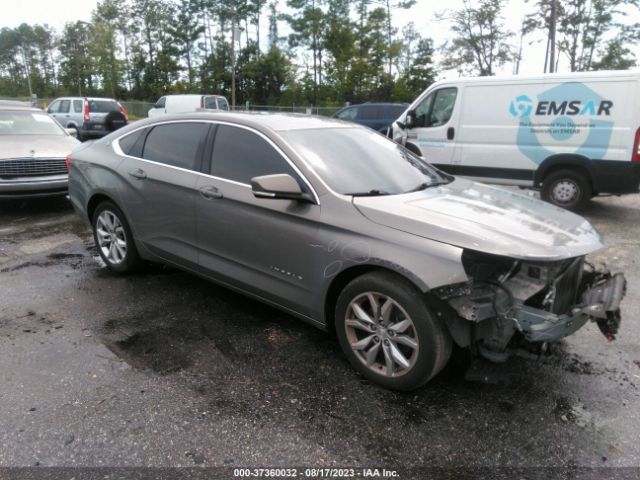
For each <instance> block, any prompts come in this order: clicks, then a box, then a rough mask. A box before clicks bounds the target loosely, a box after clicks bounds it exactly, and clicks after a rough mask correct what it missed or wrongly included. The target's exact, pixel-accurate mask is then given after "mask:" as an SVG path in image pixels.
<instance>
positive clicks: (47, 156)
mask: <svg viewBox="0 0 640 480" xmlns="http://www.w3.org/2000/svg"><path fill="white" fill-rule="evenodd" d="M79 143H80V142H79V141H78V140H76V139H75V138H73V137H72V136H71V135H70V134H69V133H68V132H67V131H66V130H65V129H64V128H62V127H61V126H60V124H58V123H57V122H56V121H55V120H54V119H53V118H51V117H50V116H49V115H47V114H46V113H45V112H43V111H42V110H40V109H38V108H33V107H30V106H25V105H23V104H21V103H18V102H0V199H2V198H9V197H10V198H14V197H28V196H43V195H58V194H66V193H67V182H68V173H67V165H66V157H67V156H68V155H69V154H70V153H71V151H72V150H73V149H74V148H75V147H76V146H77V145H78V144H79Z"/></svg>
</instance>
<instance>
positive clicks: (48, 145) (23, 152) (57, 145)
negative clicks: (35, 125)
mask: <svg viewBox="0 0 640 480" xmlns="http://www.w3.org/2000/svg"><path fill="white" fill-rule="evenodd" d="M79 143H80V142H79V141H78V140H76V139H75V138H73V137H71V136H68V135H61V136H56V135H0V161H2V160H3V159H8V158H64V157H66V156H67V155H68V154H69V153H71V150H73V149H74V147H75V146H76V145H78V144H79Z"/></svg>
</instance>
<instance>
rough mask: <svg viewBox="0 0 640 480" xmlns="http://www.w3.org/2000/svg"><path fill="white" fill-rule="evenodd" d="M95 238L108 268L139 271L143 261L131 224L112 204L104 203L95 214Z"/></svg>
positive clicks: (123, 271) (120, 270)
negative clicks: (137, 248)
mask: <svg viewBox="0 0 640 480" xmlns="http://www.w3.org/2000/svg"><path fill="white" fill-rule="evenodd" d="M92 224H93V237H94V240H95V242H96V246H97V247H98V253H99V254H100V257H101V258H102V260H103V261H104V263H106V265H107V267H109V268H110V269H111V270H114V271H116V272H120V273H125V272H131V271H134V270H137V269H138V268H139V267H140V264H141V260H140V256H139V255H138V251H137V250H136V246H135V243H134V241H133V235H132V233H131V229H130V228H129V224H128V223H127V220H126V219H125V217H124V214H123V213H122V210H120V209H119V208H118V207H117V206H116V205H115V204H113V203H112V202H109V201H106V202H102V203H101V204H100V205H98V207H97V208H96V210H95V212H94V214H93V222H92Z"/></svg>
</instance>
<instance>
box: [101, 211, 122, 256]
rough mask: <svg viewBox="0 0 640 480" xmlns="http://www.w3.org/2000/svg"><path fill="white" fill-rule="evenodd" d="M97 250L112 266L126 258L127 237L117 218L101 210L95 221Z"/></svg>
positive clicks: (113, 214) (111, 213)
mask: <svg viewBox="0 0 640 480" xmlns="http://www.w3.org/2000/svg"><path fill="white" fill-rule="evenodd" d="M96 238H97V240H98V248H100V251H101V252H102V255H103V256H104V258H106V259H107V260H108V261H109V263H111V264H112V265H118V264H120V263H122V262H123V261H124V259H125V258H126V256H127V236H126V234H125V231H124V227H123V225H122V222H121V221H120V219H119V218H118V216H117V215H116V214H115V213H113V212H111V211H109V210H103V211H102V212H100V215H98V219H97V220H96Z"/></svg>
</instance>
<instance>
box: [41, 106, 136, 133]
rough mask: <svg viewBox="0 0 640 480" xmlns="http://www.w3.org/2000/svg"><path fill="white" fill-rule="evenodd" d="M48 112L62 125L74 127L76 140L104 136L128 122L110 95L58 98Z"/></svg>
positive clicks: (122, 108) (122, 109) (125, 115)
mask: <svg viewBox="0 0 640 480" xmlns="http://www.w3.org/2000/svg"><path fill="white" fill-rule="evenodd" d="M47 112H48V113H49V114H50V115H51V116H52V117H54V118H55V119H56V120H57V121H58V122H60V124H61V125H62V126H64V127H66V128H73V129H75V130H76V132H77V138H78V140H88V139H94V138H101V137H104V136H105V135H106V134H108V133H111V132H113V131H114V130H117V129H119V128H121V127H123V126H125V125H126V124H127V123H128V122H129V116H128V114H127V110H126V109H125V108H124V107H123V106H122V105H121V104H120V102H117V101H116V100H114V99H112V98H98V97H62V98H57V99H55V100H54V101H53V102H51V104H50V105H49V108H47Z"/></svg>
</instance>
